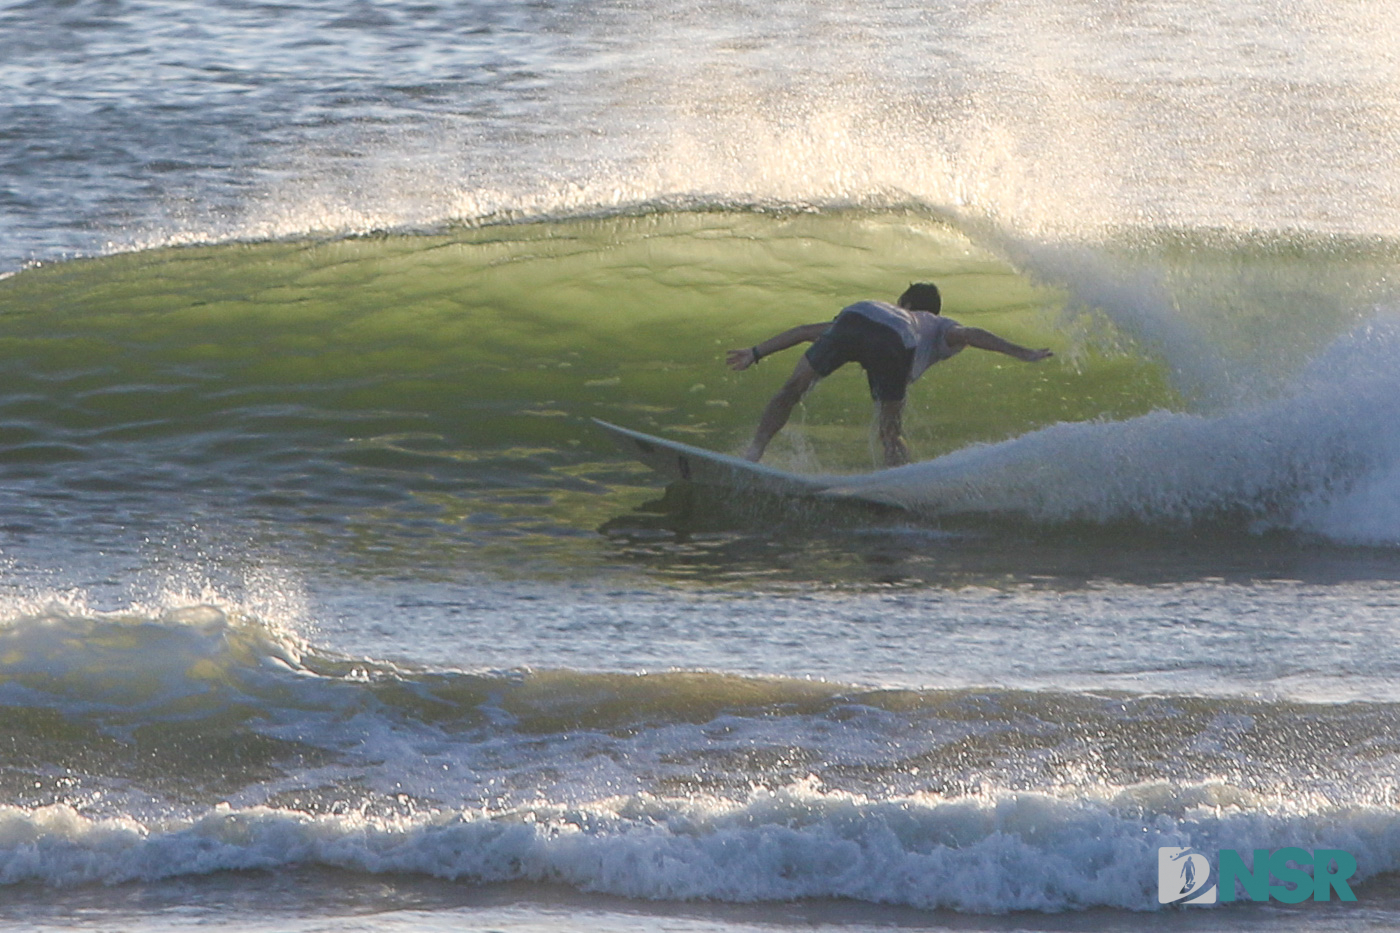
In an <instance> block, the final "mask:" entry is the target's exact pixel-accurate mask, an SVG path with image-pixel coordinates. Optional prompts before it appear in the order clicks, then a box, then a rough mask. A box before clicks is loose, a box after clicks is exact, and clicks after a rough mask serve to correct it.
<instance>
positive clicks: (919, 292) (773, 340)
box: [725, 282, 1054, 467]
mask: <svg viewBox="0 0 1400 933" xmlns="http://www.w3.org/2000/svg"><path fill="white" fill-rule="evenodd" d="M942 305H943V300H942V297H941V296H940V295H939V293H938V286H936V285H933V284H931V283H928V282H917V283H915V284H913V285H910V286H909V288H908V289H906V290H905V292H904V294H903V295H900V296H899V301H898V302H896V303H895V304H889V303H887V302H883V301H860V302H857V303H855V304H853V305H851V306H849V307H847V308H845V309H843V310H842V311H841V313H840V314H838V315H836V319H835V320H834V321H827V322H824V323H821V324H803V325H801V326H799V327H794V328H792V329H791V330H785V331H783V332H782V333H781V334H778V335H776V336H774V337H769V338H768V339H767V340H765V341H763V342H762V343H759V344H755V345H754V346H752V347H749V348H748V349H746V350H730V351H729V353H728V354H727V355H726V357H725V361H726V362H727V363H728V365H729V368H730V369H732V370H734V371H736V372H738V371H741V370H745V369H748V368H749V367H750V366H752V365H753V364H755V363H757V362H758V361H759V360H761V359H763V358H764V357H765V356H770V355H772V354H774V353H777V352H778V351H779V350H786V349H788V348H789V347H795V346H797V345H798V344H799V343H811V344H812V346H810V347H809V348H808V349H807V352H806V353H804V354H803V355H802V358H801V359H799V360H798V361H797V366H796V367H795V368H794V369H793V371H792V375H791V376H789V377H788V380H787V382H785V383H783V387H782V388H781V389H779V390H778V394H776V395H774V396H773V398H772V400H771V401H769V403H768V406H767V407H766V408H765V409H764V410H763V416H762V417H761V418H760V419H759V422H758V430H757V431H755V432H754V438H753V441H752V442H751V443H750V444H749V446H748V449H747V450H746V451H744V458H745V459H747V460H752V461H753V462H755V463H757V462H758V461H759V459H760V458H761V457H762V456H763V451H764V450H765V449H767V447H768V442H769V441H771V440H772V439H773V435H775V434H777V433H778V431H780V430H781V429H782V427H783V425H785V424H787V421H788V417H789V416H790V415H791V414H792V410H793V408H795V407H796V406H797V403H798V402H800V401H801V400H802V397H803V396H804V395H806V394H807V390H809V389H811V388H812V386H814V385H816V384H817V381H818V380H820V379H822V378H823V377H826V376H829V375H831V374H832V373H833V372H835V371H836V370H837V369H838V368H840V367H841V366H844V365H845V364H846V363H850V362H856V363H859V364H860V365H861V368H862V369H864V370H865V378H866V380H867V381H868V382H869V383H870V397H871V398H873V399H874V400H875V406H876V408H875V417H876V424H877V426H878V431H879V435H880V443H881V445H882V446H883V447H884V451H885V465H886V466H891V467H894V466H900V465H901V464H905V463H908V462H909V447H908V446H907V445H906V444H905V443H904V438H903V436H902V432H903V425H902V419H903V414H904V394H905V388H906V387H907V386H908V385H909V383H911V382H913V381H914V380H915V379H918V378H919V377H920V376H922V375H923V374H924V370H926V369H928V368H929V367H930V366H932V365H933V364H934V363H938V362H941V361H942V360H946V359H948V358H949V357H951V356H954V355H955V354H957V353H958V352H960V351H961V350H962V349H963V347H976V348H977V349H979V350H991V351H993V352H995V353H1005V354H1006V355H1007V356H1012V357H1015V358H1016V359H1018V360H1024V361H1025V362H1027V363H1034V362H1037V361H1039V360H1043V359H1045V358H1047V357H1050V356H1053V355H1054V354H1053V353H1051V352H1050V351H1049V350H1029V349H1027V348H1026V347H1021V346H1017V345H1016V344H1014V343H1012V342H1010V341H1009V340H1003V339H1002V338H1001V337H998V336H997V335H996V334H993V333H990V332H989V331H985V330H982V329H980V328H977V327H964V326H962V325H961V324H959V323H958V322H957V321H954V320H952V319H950V318H946V317H942V316H941V315H940V314H939V312H940V311H941V310H942Z"/></svg>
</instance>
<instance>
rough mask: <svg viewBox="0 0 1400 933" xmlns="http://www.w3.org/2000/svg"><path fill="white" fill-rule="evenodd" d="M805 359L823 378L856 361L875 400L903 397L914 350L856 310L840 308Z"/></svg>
mask: <svg viewBox="0 0 1400 933" xmlns="http://www.w3.org/2000/svg"><path fill="white" fill-rule="evenodd" d="M806 356H807V362H808V363H809V364H811V366H812V368H813V369H815V370H816V371H817V375H818V376H821V377H823V378H825V377H827V376H830V375H831V374H832V373H834V372H836V370H838V369H840V368H841V367H842V366H844V365H846V364H847V363H859V364H860V366H861V368H862V369H864V370H865V379H866V381H867V382H869V383H870V397H871V398H873V399H874V400H875V401H877V402H899V401H903V400H904V393H905V390H906V389H907V388H908V386H909V373H910V371H911V370H912V369H913V368H914V350H913V349H912V348H911V347H906V346H905V345H904V341H903V340H901V339H899V334H898V333H896V332H895V331H894V330H893V329H892V328H889V327H886V326H885V325H884V324H880V323H877V322H875V321H872V320H870V318H868V317H866V316H865V315H863V314H861V313H859V312H856V311H850V310H846V311H842V312H841V313H840V314H838V315H836V320H835V321H833V322H832V323H831V326H830V327H828V328H827V329H826V332H825V333H823V334H822V335H821V336H820V337H818V338H817V339H816V340H815V341H814V342H813V343H812V345H811V346H810V347H809V348H808V349H807V354H806Z"/></svg>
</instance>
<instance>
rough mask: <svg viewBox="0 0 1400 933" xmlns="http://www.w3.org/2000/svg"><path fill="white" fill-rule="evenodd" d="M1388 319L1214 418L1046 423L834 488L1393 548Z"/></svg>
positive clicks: (949, 504)
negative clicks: (1234, 524)
mask: <svg viewBox="0 0 1400 933" xmlns="http://www.w3.org/2000/svg"><path fill="white" fill-rule="evenodd" d="M1397 352H1400V319H1398V318H1396V317H1395V316H1394V315H1392V314H1383V315H1380V316H1378V317H1376V318H1375V319H1373V320H1372V321H1370V322H1369V323H1368V324H1366V325H1365V326H1364V327H1362V328H1360V329H1358V330H1357V331H1355V332H1353V333H1351V334H1349V335H1347V336H1346V337H1345V338H1343V339H1342V340H1340V341H1338V342H1337V343H1336V344H1334V346H1333V347H1332V348H1331V349H1330V350H1329V351H1328V352H1327V353H1325V354H1324V355H1323V356H1322V357H1321V358H1320V359H1318V360H1317V361H1316V362H1315V363H1314V364H1313V365H1312V366H1311V367H1309V368H1308V369H1307V370H1306V371H1305V372H1304V373H1303V374H1302V375H1301V376H1300V377H1299V378H1298V379H1297V380H1296V381H1295V383H1294V386H1293V389H1292V390H1291V391H1290V392H1289V393H1288V394H1287V395H1285V396H1284V397H1282V398H1279V399H1276V400H1274V401H1271V402H1267V403H1263V404H1257V405H1250V406H1244V407H1241V408H1238V409H1234V410H1230V411H1227V412H1225V413H1223V414H1218V415H1202V414H1187V413H1176V412H1166V411H1157V412H1153V413H1151V414H1148V415H1144V416H1142V417H1139V418H1134V419H1130V420H1127V421H1122V422H1086V423H1074V424H1058V425H1054V426H1052V427H1049V428H1045V429H1042V430H1040V431H1036V432H1033V433H1030V434H1027V435H1024V436H1022V437H1018V438H1015V439H1012V440H1009V441H1005V442H1003V443H998V444H986V445H980V446H976V447H971V448H968V449H965V450H961V451H958V452H956V453H953V454H949V455H947V456H944V457H940V458H938V459H935V460H931V461H927V462H923V463H917V464H912V465H910V466H906V467H901V468H899V469H896V470H888V471H884V472H883V473H878V474H872V475H871V476H870V477H867V478H862V479H861V480H858V481H855V482H852V483H850V484H847V485H846V486H844V487H842V488H843V490H846V491H850V492H853V493H858V494H860V495H862V496H867V497H873V498H878V499H881V500H883V501H887V502H890V503H894V504H898V505H901V506H904V507H907V508H913V509H921V510H927V511H930V512H936V513H938V514H945V515H946V514H957V513H989V514H1018V515H1024V516H1028V517H1030V518H1032V519H1034V520H1036V521H1041V522H1064V521H1090V522H1100V523H1106V522H1114V521H1125V520H1137V521H1143V522H1147V523H1151V524H1162V523H1190V522H1194V521H1200V520H1211V519H1219V518H1223V519H1226V520H1244V521H1247V522H1250V523H1254V525H1255V527H1289V528H1299V529H1303V530H1308V531H1316V532H1320V533H1323V534H1327V535H1328V536H1330V537H1333V538H1336V539H1339V540H1344V541H1387V542H1389V541H1395V540H1397V539H1400V502H1398V501H1397V500H1396V499H1395V498H1394V494H1395V491H1396V488H1397V487H1396V486H1395V482H1396V479H1395V477H1396V473H1397V469H1400V373H1397V372H1395V370H1394V369H1393V366H1392V365H1391V361H1393V360H1394V359H1395V358H1397V357H1396V354H1397Z"/></svg>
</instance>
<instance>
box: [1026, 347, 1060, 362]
mask: <svg viewBox="0 0 1400 933" xmlns="http://www.w3.org/2000/svg"><path fill="white" fill-rule="evenodd" d="M1018 355H1019V357H1020V358H1021V359H1022V360H1023V361H1025V362H1027V363H1039V362H1040V361H1041V360H1048V359H1049V358H1050V357H1052V356H1054V355H1055V354H1053V353H1051V352H1050V351H1049V350H1044V349H1042V350H1027V351H1025V352H1024V353H1021V354H1018Z"/></svg>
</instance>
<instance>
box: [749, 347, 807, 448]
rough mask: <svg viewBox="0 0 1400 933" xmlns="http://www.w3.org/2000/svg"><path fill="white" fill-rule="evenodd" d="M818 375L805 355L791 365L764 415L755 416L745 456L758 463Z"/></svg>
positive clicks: (764, 410)
mask: <svg viewBox="0 0 1400 933" xmlns="http://www.w3.org/2000/svg"><path fill="white" fill-rule="evenodd" d="M820 378H821V377H820V376H818V375H817V371H816V370H815V369H813V368H812V364H811V363H808V362H807V357H805V356H804V357H802V358H801V359H799V360H798V361H797V365H796V366H795V367H793V370H792V375H791V376H789V377H788V380H787V382H785V383H783V387H782V388H781V389H779V390H778V394H777V395H774V396H773V398H772V399H770V400H769V402H768V406H767V407H766V408H764V409H763V416H762V417H761V418H759V419H758V429H757V430H756V431H754V435H753V440H752V441H751V442H750V443H749V447H748V449H747V450H745V451H744V459H745V460H752V461H753V462H754V463H757V462H758V461H759V460H760V459H762V457H763V452H764V451H765V450H767V449H768V442H769V441H771V440H772V439H773V435H775V434H777V433H778V432H779V431H781V430H782V429H783V425H785V424H787V422H788V418H790V417H792V410H793V409H794V408H796V407H797V403H798V402H800V401H802V396H804V395H806V394H807V390H808V389H810V388H812V386H814V385H816V384H817V380H819V379H820Z"/></svg>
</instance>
